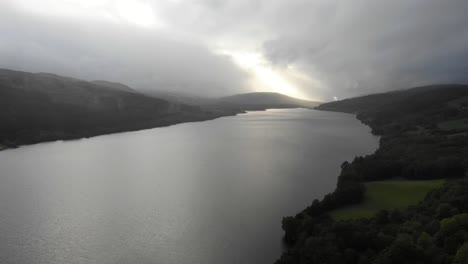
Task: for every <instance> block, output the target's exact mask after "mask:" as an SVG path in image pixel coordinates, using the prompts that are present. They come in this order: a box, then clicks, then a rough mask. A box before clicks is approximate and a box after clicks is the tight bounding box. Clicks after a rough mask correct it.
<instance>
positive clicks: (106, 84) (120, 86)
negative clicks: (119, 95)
mask: <svg viewBox="0 0 468 264" xmlns="http://www.w3.org/2000/svg"><path fill="white" fill-rule="evenodd" d="M91 83H93V84H96V85H99V86H102V87H107V88H111V89H115V90H119V91H125V92H130V93H137V91H135V90H133V89H132V88H130V87H128V86H127V85H125V84H121V83H116V82H108V81H103V80H96V81H92V82H91Z"/></svg>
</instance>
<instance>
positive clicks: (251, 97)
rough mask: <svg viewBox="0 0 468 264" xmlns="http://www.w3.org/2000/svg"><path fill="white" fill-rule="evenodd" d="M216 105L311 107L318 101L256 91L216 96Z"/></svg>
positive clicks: (316, 104)
mask: <svg viewBox="0 0 468 264" xmlns="http://www.w3.org/2000/svg"><path fill="white" fill-rule="evenodd" d="M215 104H217V105H222V104H224V105H230V106H231V107H242V108H246V109H255V108H262V109H264V108H313V107H315V106H318V105H319V104H320V103H319V102H313V101H307V100H301V99H297V98H293V97H290V96H287V95H284V94H280V93H269V92H257V93H245V94H237V95H232V96H227V97H221V98H218V99H217V100H216V102H215Z"/></svg>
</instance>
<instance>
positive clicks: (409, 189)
mask: <svg viewBox="0 0 468 264" xmlns="http://www.w3.org/2000/svg"><path fill="white" fill-rule="evenodd" d="M443 183H444V180H430V181H406V180H391V181H377V182H368V183H366V194H365V195H366V197H365V200H364V202H363V203H361V204H358V205H354V206H349V207H345V208H342V209H338V210H335V211H332V212H331V213H330V214H331V216H332V217H333V218H334V219H335V220H346V219H355V218H368V217H371V216H373V215H374V214H375V213H377V212H378V211H379V210H383V209H387V210H388V209H400V208H405V207H408V206H410V205H415V204H417V203H419V202H420V201H421V200H422V199H424V197H425V196H426V194H427V193H428V192H429V191H431V190H434V189H437V188H439V187H441V186H442V185H443Z"/></svg>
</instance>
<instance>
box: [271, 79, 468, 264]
mask: <svg viewBox="0 0 468 264" xmlns="http://www.w3.org/2000/svg"><path fill="white" fill-rule="evenodd" d="M467 99H468V86H467V85H433V86H426V87H417V88H412V89H407V90H401V91H396V92H390V93H382V94H375V95H367V96H363V97H357V98H351V99H346V100H343V101H338V102H331V103H326V104H322V105H320V106H319V107H317V109H318V110H326V111H341V112H347V113H355V114H357V118H358V119H360V120H361V121H362V122H364V123H365V124H367V125H369V126H370V127H371V128H372V131H373V132H374V133H375V134H378V135H381V138H380V146H379V149H378V150H377V151H376V152H375V153H373V154H371V155H367V156H364V157H356V158H354V160H352V161H345V162H343V164H342V165H341V172H340V174H339V177H338V182H337V185H336V189H335V190H334V191H333V192H331V193H329V194H327V195H326V196H325V197H324V198H323V199H322V200H320V201H319V200H314V201H313V202H312V203H311V204H310V206H308V207H307V208H305V209H304V210H303V211H301V212H299V213H298V214H297V215H295V216H289V217H285V218H283V221H282V227H283V230H284V231H285V236H284V241H285V242H286V244H287V245H288V249H287V250H286V251H285V252H284V253H283V255H282V256H281V258H280V259H279V260H278V261H277V264H289V263H304V264H305V263H307V264H315V263H343V264H371V263H372V264H387V263H434V264H445V263H467V262H466V261H467V258H466V256H468V254H467V253H468V240H467V236H466V230H467V227H468V206H467V205H468V179H467V175H466V172H467V169H468V126H466V124H465V122H466V120H467V118H468V108H467V103H468V100H467ZM435 179H446V181H445V184H444V185H443V186H442V187H441V188H440V189H437V190H433V191H429V189H432V187H435V188H437V186H433V184H432V183H440V182H441V181H433V182H419V181H421V180H435ZM415 185H416V186H424V185H425V186H426V187H428V186H429V187H431V188H423V189H421V188H417V187H416V186H415ZM427 191H429V193H428V194H427V195H425V193H426V192H427ZM424 195H425V198H424V199H423V200H422V201H420V199H421V198H422V197H423V196H424ZM419 201H420V202H419ZM411 204H412V206H409V207H408V205H411Z"/></svg>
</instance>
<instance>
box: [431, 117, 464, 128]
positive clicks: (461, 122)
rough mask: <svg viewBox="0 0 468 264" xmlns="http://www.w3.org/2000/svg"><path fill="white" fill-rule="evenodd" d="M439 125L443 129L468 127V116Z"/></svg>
mask: <svg viewBox="0 0 468 264" xmlns="http://www.w3.org/2000/svg"><path fill="white" fill-rule="evenodd" d="M437 126H438V127H439V128H440V129H443V130H458V129H468V118H462V119H457V120H451V121H446V122H441V123H439V124H438V125H437Z"/></svg>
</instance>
